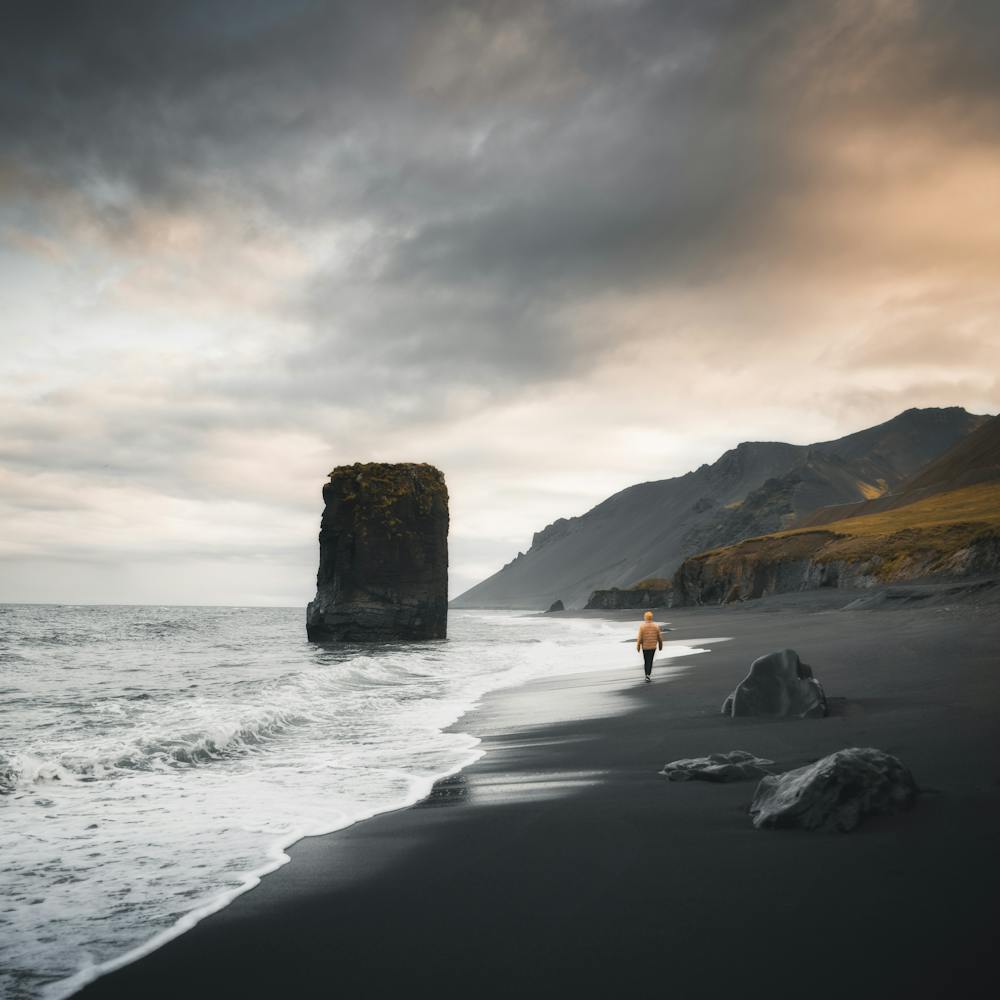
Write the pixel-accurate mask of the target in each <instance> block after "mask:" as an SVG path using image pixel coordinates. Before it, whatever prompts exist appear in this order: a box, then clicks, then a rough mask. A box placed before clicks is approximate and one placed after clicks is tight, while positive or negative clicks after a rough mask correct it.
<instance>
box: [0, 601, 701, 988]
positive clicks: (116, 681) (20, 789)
mask: <svg viewBox="0 0 1000 1000" xmlns="http://www.w3.org/2000/svg"><path fill="white" fill-rule="evenodd" d="M631 634H632V626H631V624H626V623H616V622H610V621H603V620H595V619H568V618H550V617H544V616H538V615H531V614H528V613H517V612H487V611H458V612H452V613H451V615H450V620H449V637H448V639H446V640H442V641H438V642H422V643H400V644H390V645H385V646H341V647H321V646H317V645H314V644H310V643H308V642H306V640H305V623H304V615H303V611H302V609H301V608H222V607H219V608H212V607H209V608H206V607H141V606H134V607H122V606H98V607H71V606H42V605H5V606H0V996H3V997H9V998H10V1000H27V998H32V1000H34V998H44V1000H54V998H58V997H64V996H68V995H69V994H71V993H72V992H73V991H74V990H75V989H77V988H79V987H80V986H81V985H82V984H83V983H85V982H86V981H88V980H89V979H91V978H93V977H94V976H95V975H96V974H97V972H98V971H101V970H103V969H106V968H109V967H114V966H115V965H117V964H121V963H123V962H124V961H128V960H131V959H133V958H135V957H138V956H139V955H141V954H143V953H144V952H145V951H148V950H151V949H152V948H153V947H156V946H157V945H158V944H160V943H162V942H163V941H165V940H168V939H169V938H170V937H172V936H174V935H176V934H177V933H180V932H182V931H183V930H185V929H186V928H188V927H190V926H193V924H194V923H196V922H197V920H198V919H199V918H200V917H201V916H204V915H205V914H207V913H209V912H212V911H213V910H216V909H219V908H220V907H221V906H224V905H225V904H226V903H227V902H228V901H229V900H231V899H232V898H233V897H234V896H236V895H238V894H239V893H240V892H242V891H245V890H246V889H247V888H250V887H252V886H253V885H254V884H256V882H257V880H258V878H259V876H260V875H261V874H263V873H264V872H266V871H269V870H272V869H273V868H276V867H278V866H279V865H280V864H282V863H283V862H284V861H285V860H287V858H286V856H285V854H284V853H283V852H284V848H286V847H287V846H289V845H290V844H291V843H293V842H294V841H296V840H297V839H299V838H300V837H303V836H308V835H311V834H318V833H324V832H328V831H331V830H335V829H338V828H341V827H344V826H347V825H349V824H350V823H353V822H356V821H357V820H359V819H363V818H366V817H368V816H371V815H373V814H375V813H378V812H382V811H385V810H388V809H393V808H398V807H400V806H403V805H406V804H407V803H409V802H413V801H416V800H417V799H419V798H421V797H422V796H423V795H425V794H426V793H427V792H428V791H429V789H430V787H431V784H432V783H433V781H434V780H435V779H436V778H439V777H442V776H443V775H446V774H449V773H452V772H454V771H455V770H457V769H459V768H461V767H463V766H465V765H466V764H468V763H470V762H471V761H473V760H474V759H475V758H476V757H477V756H478V753H479V752H478V751H477V749H476V747H477V742H478V741H477V740H476V738H475V737H474V736H473V735H469V734H466V733H463V732H461V731H457V732H445V731H444V730H445V727H447V726H449V725H450V724H451V723H453V722H455V721H456V720H457V719H459V718H460V717H461V716H462V714H463V713H464V712H465V711H466V710H467V709H468V708H470V707H471V706H473V705H474V704H475V702H476V701H477V700H478V699H479V698H480V697H481V696H482V695H483V694H484V693H485V692H487V691H489V690H491V689H495V688H498V687H503V686H507V685H512V684H517V683H521V682H523V681H527V680H530V679H532V678H533V677H538V676H550V675H552V674H554V673H569V672H578V671H587V670H596V669H606V668H608V667H613V666H616V665H618V666H621V667H622V668H623V669H625V668H628V667H631V668H632V669H633V671H634V672H636V673H637V674H638V672H639V667H638V666H637V665H636V663H635V662H633V661H634V660H635V659H636V658H635V656H634V650H630V646H628V645H626V644H623V642H622V640H623V639H625V640H627V639H628V638H629V637H630V636H631ZM630 651H631V653H632V655H631V656H630V655H629V652H630ZM700 651H701V650H691V649H687V648H686V647H683V646H676V647H674V649H673V650H672V652H673V653H674V654H683V653H690V652H700ZM458 728H459V730H460V729H461V727H458Z"/></svg>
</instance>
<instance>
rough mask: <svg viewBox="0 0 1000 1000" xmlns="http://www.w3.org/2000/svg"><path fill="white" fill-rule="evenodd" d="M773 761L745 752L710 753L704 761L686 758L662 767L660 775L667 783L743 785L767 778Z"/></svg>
mask: <svg viewBox="0 0 1000 1000" xmlns="http://www.w3.org/2000/svg"><path fill="white" fill-rule="evenodd" d="M773 763H774V761H773V760H767V758H765V757H755V756H754V755H753V754H752V753H748V752H747V751H746V750H731V751H730V752H729V753H710V754H709V755H708V756H707V757H686V758H684V759H682V760H674V761H671V762H670V763H669V764H664V765H663V770H662V771H660V774H662V775H665V776H666V777H667V778H668V779H669V780H670V781H745V780H746V779H747V778H759V777H761V775H765V774H770V771H768V770H767V765H769V764H773Z"/></svg>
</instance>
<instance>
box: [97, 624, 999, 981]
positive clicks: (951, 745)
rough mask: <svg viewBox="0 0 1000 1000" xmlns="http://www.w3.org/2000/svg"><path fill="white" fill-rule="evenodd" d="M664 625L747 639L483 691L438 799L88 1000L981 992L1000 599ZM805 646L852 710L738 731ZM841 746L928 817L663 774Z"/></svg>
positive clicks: (990, 885)
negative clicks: (784, 827)
mask: <svg viewBox="0 0 1000 1000" xmlns="http://www.w3.org/2000/svg"><path fill="white" fill-rule="evenodd" d="M602 617H615V618H618V617H621V618H624V619H626V620H627V622H628V624H625V622H623V626H622V627H623V639H627V638H629V636H630V635H631V634H632V624H633V622H634V620H635V619H636V618H637V615H636V614H635V613H624V614H621V615H602ZM662 617H663V618H665V619H667V620H669V621H671V622H672V623H673V625H674V628H675V631H674V632H673V633H672V634H671V635H670V636H669V638H670V639H676V640H680V641H690V640H692V639H696V638H705V637H713V636H731V637H732V638H731V640H730V641H728V642H717V643H712V642H710V643H708V644H707V645H708V647H709V648H710V649H711V652H709V653H705V654H701V655H699V656H693V657H690V658H689V659H687V660H684V661H681V662H682V664H683V665H684V668H683V669H678V670H665V669H658V670H657V669H654V678H655V680H654V683H652V684H644V683H643V682H642V667H641V658H639V657H638V656H636V657H635V662H634V663H633V664H632V666H631V668H630V669H617V670H613V671H607V672H602V673H598V674H583V675H574V676H570V677H560V678H557V679H554V680H552V681H541V682H535V683H532V684H528V685H525V686H524V687H521V688H516V689H510V690H504V691H500V692H496V693H494V694H492V695H489V696H488V697H487V698H486V699H484V701H483V704H482V705H481V707H480V708H479V709H477V710H476V711H474V712H472V713H470V714H468V715H467V716H465V717H464V718H463V719H462V720H461V721H460V722H459V723H458V724H457V726H456V728H458V729H461V730H463V731H466V732H471V733H474V734H476V735H478V736H481V737H482V738H483V749H485V750H486V751H487V752H486V754H485V756H484V757H483V758H482V759H481V760H480V761H478V762H477V763H476V764H474V765H473V766H471V767H469V768H467V769H466V770H465V771H464V772H463V773H462V774H461V775H460V776H457V777H455V778H452V779H448V780H446V781H444V782H441V783H440V784H439V785H438V787H437V788H436V790H435V792H434V794H433V795H432V796H431V798H430V799H429V800H426V801H425V802H424V803H421V804H418V805H417V806H414V807H412V808H409V809H404V810H400V811H397V812H393V813H388V814H385V815H382V816H379V817H376V818H374V819H372V820H368V821H366V822H364V823H359V824H357V825H356V826H354V827H351V828H349V829H347V830H343V831H340V832H338V833H334V834H330V835H328V836H324V837H316V838H311V839H307V840H304V841H301V842H300V843H299V844H297V845H296V846H295V847H294V848H292V850H291V851H290V854H291V858H292V860H291V862H290V863H289V864H288V865H286V866H285V867H284V868H282V869H280V870H278V871H277V872H274V873H273V874H271V875H269V876H267V877H266V878H265V879H264V880H263V882H262V883H261V885H260V886H259V887H258V888H256V889H254V890H253V891H251V892H249V893H247V894H246V895H244V896H241V897H240V898H238V899H237V900H236V901H235V902H233V903H232V904H231V905H230V906H229V907H227V908H226V909H224V910H222V911H220V912H219V913H217V914H214V915H212V916H210V917H208V918H206V919H205V920H204V921H203V922H202V923H201V924H199V925H198V926H197V927H196V928H195V929H194V930H192V931H190V932H189V933H187V934H185V935H183V936H182V937H180V938H177V939H175V940H173V941H171V942H169V943H168V944H167V945H165V946H164V947H163V948H161V949H160V950H159V951H157V952H154V953H153V954H151V955H149V956H147V957H146V958H144V959H142V960H140V961H139V962H137V963H135V964H133V965H131V966H128V967H126V968H124V969H121V970H118V971H117V972H114V973H111V974H110V975H108V976H105V977H104V978H102V979H100V980H98V981H97V982H95V983H92V984H91V985H90V986H88V987H86V988H85V989H84V990H83V991H82V992H81V994H79V995H80V996H83V997H87V998H94V1000H96V998H102V997H107V998H110V997H128V998H130V1000H133V998H159V997H164V998H165V997H169V998H192V997H236V996H239V997H250V998H256V997H275V998H285V997H288V998H297V997H326V996H330V997H334V996H341V997H385V996H399V995H404V994H418V995H423V994H429V995H433V996H444V997H452V996H455V997H457V996H473V997H483V996H489V997H494V996H496V997H499V996H514V995H518V994H520V995H528V996H536V995H538V996H540V995H543V994H544V995H547V996H555V997H562V996H606V995H618V994H624V993H627V992H630V991H642V992H643V993H647V992H649V991H655V992H656V993H657V994H659V993H661V992H662V993H663V994H664V995H667V996H672V997H676V998H679V1000H690V998H698V997H713V998H714V997H730V996H743V997H756V996H768V997H779V998H780V997H792V996H795V997H799V996H808V997H827V996H830V997H833V996H837V997H846V998H867V997H873V998H874V997H879V998H880V1000H885V998H887V997H907V998H912V997H938V996H942V997H943V996H951V995H954V994H960V993H961V991H963V990H965V991H967V992H968V993H969V994H970V995H981V988H980V986H979V985H978V983H979V982H980V981H981V980H982V979H983V978H984V977H986V980H987V981H989V978H991V977H990V972H991V968H992V964H991V959H992V957H993V953H994V950H995V946H996V944H997V937H998V933H997V920H996V900H997V899H998V898H1000V865H998V863H997V858H996V852H997V847H998V845H1000V753H998V751H1000V615H998V614H997V608H996V607H995V606H988V607H948V606H936V607H932V608H923V609H919V610H917V609H914V610H909V609H898V610H882V611H878V610H876V611H856V612H850V611H836V610H815V609H811V608H809V609H803V608H798V609H791V610H789V609H781V608H780V607H778V608H771V609H764V608H758V609H754V608H752V607H750V606H746V607H741V608H738V609H733V610H725V609H696V610H694V609H693V610H683V609H682V610H674V611H671V612H664V613H663V616H662ZM784 646H790V647H792V648H794V649H796V650H797V651H798V652H799V653H800V655H801V656H802V658H803V659H804V660H805V661H806V662H807V663H809V664H811V665H812V666H813V668H814V670H815V672H816V674H817V676H818V677H819V679H820V680H821V681H822V682H823V684H824V685H825V687H826V691H827V694H828V696H829V697H830V699H831V705H832V709H833V714H832V715H831V716H830V717H829V718H826V719H821V720H805V721H763V720H730V719H725V718H723V717H722V716H720V715H719V706H720V704H721V703H722V701H723V699H724V697H725V696H726V694H728V692H729V691H730V690H731V688H732V687H733V686H734V685H735V684H736V683H737V682H738V681H739V680H740V679H741V677H742V676H743V675H744V674H745V672H746V668H747V666H748V665H749V663H750V661H751V660H752V659H753V658H754V657H756V656H758V655H760V654H762V653H765V652H769V651H770V650H772V649H777V648H781V647H784ZM567 652H568V653H570V652H571V651H567ZM618 655H619V653H618V651H616V652H615V657H614V658H617V657H618ZM614 658H612V657H609V660H611V659H614ZM846 746H874V747H878V748H880V749H883V750H886V751H889V752H891V753H894V754H896V755H898V756H899V757H900V758H901V759H902V760H903V761H904V762H905V763H906V764H907V765H908V766H909V767H910V768H911V770H912V771H913V773H914V775H915V777H916V779H917V781H918V783H919V784H920V785H921V787H922V789H923V793H922V794H921V796H920V799H919V801H918V803H917V805H916V807H915V808H914V809H913V810H912V811H911V812H909V813H906V814H903V815H899V816H893V817H883V818H878V819H874V820H870V821H869V822H867V823H866V824H865V825H864V826H863V827H862V828H861V829H859V830H858V831H856V832H854V833H851V834H826V833H803V832H798V831H757V830H754V829H753V827H752V826H751V825H750V821H749V818H748V816H747V813H746V808H747V805H748V803H749V801H750V799H751V797H752V794H753V789H754V782H752V781H751V782H748V783H740V784H732V785H710V784H703V783H700V782H692V783H668V782H666V781H665V780H664V779H663V778H662V777H660V776H659V775H658V774H657V772H658V771H659V769H660V768H661V767H662V766H663V764H664V762H666V761H668V760H674V759H677V758H679V757H690V756H698V755H702V754H705V753H710V752H713V751H726V750H733V749H743V750H750V751H752V752H754V753H755V754H758V755H761V756H765V757H770V758H772V759H774V760H775V761H777V762H778V765H779V766H780V767H781V768H788V767H793V766H798V765H800V764H803V763H806V762H808V761H811V760H814V759H816V758H818V757H820V756H823V755H825V754H827V753H830V752H832V751H834V750H837V749H840V748H842V747H846Z"/></svg>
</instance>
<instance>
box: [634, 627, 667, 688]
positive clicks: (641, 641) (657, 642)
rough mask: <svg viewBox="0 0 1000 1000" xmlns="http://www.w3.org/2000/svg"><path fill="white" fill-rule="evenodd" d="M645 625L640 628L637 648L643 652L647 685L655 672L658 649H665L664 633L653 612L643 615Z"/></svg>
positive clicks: (636, 641) (636, 642)
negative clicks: (654, 666)
mask: <svg viewBox="0 0 1000 1000" xmlns="http://www.w3.org/2000/svg"><path fill="white" fill-rule="evenodd" d="M643 619H644V621H643V623H642V624H641V625H640V626H639V635H638V636H637V637H636V640H635V648H636V649H637V650H639V649H641V650H642V658H643V660H644V661H645V667H646V683H647V684H648V683H649V680H650V677H649V675H650V674H651V673H652V672H653V657H654V656H655V655H656V650H657V649H663V633H662V632H661V631H660V626H659V625H657V624H656V622H654V621H653V612H652V611H647V612H646V613H645V615H643Z"/></svg>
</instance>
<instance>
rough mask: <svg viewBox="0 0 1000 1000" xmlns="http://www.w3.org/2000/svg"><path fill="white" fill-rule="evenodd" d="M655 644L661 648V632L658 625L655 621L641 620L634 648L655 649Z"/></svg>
mask: <svg viewBox="0 0 1000 1000" xmlns="http://www.w3.org/2000/svg"><path fill="white" fill-rule="evenodd" d="M657 646H659V647H660V649H663V633H662V632H661V631H660V626H659V625H657V624H656V622H643V623H642V624H641V625H640V626H639V634H638V636H636V640H635V648H636V649H639V648H642V649H656V647H657Z"/></svg>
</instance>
